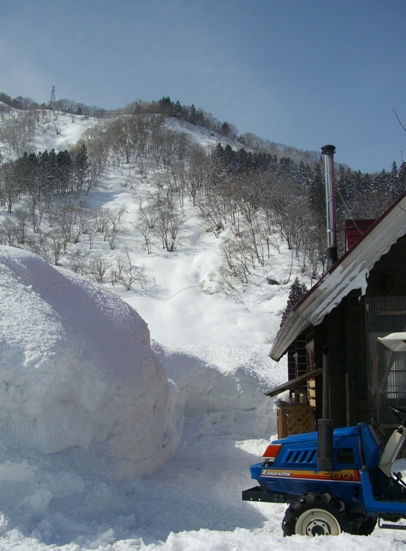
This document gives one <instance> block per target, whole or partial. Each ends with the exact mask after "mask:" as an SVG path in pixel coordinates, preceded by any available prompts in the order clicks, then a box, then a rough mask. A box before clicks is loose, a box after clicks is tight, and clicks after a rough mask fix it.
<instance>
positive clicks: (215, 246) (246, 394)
mask: <svg viewBox="0 0 406 551" xmlns="http://www.w3.org/2000/svg"><path fill="white" fill-rule="evenodd" d="M55 122H57V124H55ZM95 125H97V122H96V121H93V120H90V119H85V118H84V117H75V116H71V115H66V114H58V117H57V119H52V118H51V119H50V118H49V117H48V118H46V119H44V121H43V123H41V124H39V125H38V126H37V128H36V131H35V136H33V147H34V149H35V151H43V150H45V149H47V150H48V151H49V150H51V149H52V148H55V150H56V151H58V150H63V149H65V148H68V147H70V146H73V145H74V144H76V143H77V141H78V140H79V139H80V137H81V136H82V135H83V132H84V130H85V129H86V128H87V127H89V126H95ZM170 125H171V129H172V130H177V131H179V132H183V133H187V135H189V136H191V138H192V139H193V140H195V141H196V143H199V144H201V145H204V147H215V145H216V143H217V141H216V137H215V136H212V135H210V134H207V133H205V132H204V131H202V130H201V129H196V128H193V127H191V126H187V125H183V126H182V125H179V124H178V123H176V121H173V120H171V121H170ZM3 160H4V159H3ZM155 177H156V174H152V173H151V174H148V171H147V172H146V173H145V172H142V173H141V172H140V171H139V170H137V166H135V165H132V164H125V163H122V162H117V160H116V161H115V162H113V161H112V162H111V163H110V164H109V166H107V167H106V168H105V170H104V171H103V173H102V175H101V176H100V178H99V180H98V183H97V186H95V187H94V188H93V189H92V191H91V192H90V195H89V197H88V198H87V203H88V207H91V208H94V209H96V208H99V209H100V208H102V209H110V210H111V211H118V210H120V209H121V208H124V207H125V216H124V217H123V219H122V222H121V224H120V229H119V231H118V234H117V238H116V242H115V247H114V250H111V249H110V247H109V244H108V243H107V242H106V241H104V239H103V237H102V236H101V235H100V236H98V237H97V238H96V239H95V240H94V241H92V243H91V244H90V241H89V239H88V238H87V237H86V234H84V235H83V236H82V237H81V239H80V241H79V243H76V244H75V247H72V248H71V249H70V250H68V251H67V253H66V255H65V256H64V255H62V257H61V266H60V267H53V266H50V265H48V264H47V263H46V262H45V261H44V260H42V259H40V258H39V257H37V256H35V255H33V254H32V253H30V252H26V251H22V250H19V249H15V248H11V247H2V248H1V251H0V298H1V300H0V309H1V321H0V394H1V397H2V399H1V406H0V426H1V429H2V430H1V433H0V530H1V539H0V550H11V549H13V550H16V549H17V550H23V549H24V550H25V549H27V548H28V547H29V548H31V549H32V550H33V551H36V550H47V549H51V548H53V549H55V548H57V549H60V550H63V551H78V550H81V549H83V550H85V549H99V550H110V551H111V550H116V551H119V550H120V551H127V550H130V549H132V550H133V549H139V550H158V549H162V550H163V549H166V550H175V549H176V550H192V549H193V550H200V549H205V550H206V549H210V550H214V549H219V550H228V549H230V550H231V549H244V550H247V549H252V550H255V551H261V550H262V549H263V550H265V549H266V550H269V549H293V548H294V547H295V546H297V545H298V544H300V543H299V542H301V541H302V539H301V538H300V539H298V537H293V538H286V539H283V538H282V536H281V530H280V522H281V519H282V516H283V511H284V506H283V505H270V504H258V503H252V504H251V503H245V502H242V501H241V490H243V489H245V488H247V487H249V486H250V485H251V480H250V478H249V465H250V464H251V463H253V462H255V461H256V460H257V458H258V456H260V455H262V452H263V450H264V447H265V445H266V442H267V440H268V439H269V438H270V437H272V435H275V433H276V411H275V405H274V403H273V401H272V400H270V399H269V398H267V397H265V396H264V394H263V391H264V390H265V389H267V388H270V387H272V386H276V385H277V384H280V383H282V382H283V381H284V380H286V366H285V364H284V363H283V362H282V364H281V365H277V364H275V363H274V362H273V361H271V360H270V359H269V357H268V353H269V350H270V347H271V343H272V340H273V337H274V336H275V334H276V332H277V329H278V327H279V323H280V316H281V313H282V311H283V309H284V307H285V304H286V300H287V294H288V291H289V288H290V285H291V283H292V281H293V278H294V277H295V276H296V275H297V274H298V273H299V267H298V266H296V262H295V259H293V260H292V255H291V252H290V251H288V250H287V248H286V247H284V245H283V243H281V244H280V246H279V248H278V249H279V250H275V251H274V252H273V254H272V256H271V258H270V259H269V261H268V262H267V263H266V265H265V266H263V267H260V268H258V269H257V270H256V271H255V272H254V273H253V274H252V275H251V277H250V280H249V283H248V284H247V285H246V287H245V289H244V292H242V291H241V292H239V293H235V292H234V293H233V294H225V293H224V292H221V287H220V286H219V266H220V264H221V245H222V242H223V239H224V237H225V236H215V235H214V234H213V233H209V232H207V231H206V230H205V228H204V227H203V226H202V223H201V219H200V217H199V214H198V211H197V209H196V208H194V207H193V205H192V204H191V203H190V202H188V201H187V200H185V202H184V205H183V208H184V212H185V226H184V228H183V233H182V239H181V242H180V245H179V247H178V248H177V250H176V251H175V252H166V251H164V250H163V249H160V248H159V247H157V246H154V247H153V248H152V250H151V252H150V253H149V254H148V253H147V252H146V251H145V250H144V248H143V240H142V237H141V236H140V235H139V234H138V233H137V232H135V231H134V226H135V225H136V224H137V220H138V219H139V216H140V203H139V200H138V201H137V197H139V196H140V194H142V193H143V192H145V189H146V186H148V182H149V181H150V180H151V179H152V178H155ZM123 212H124V211H123ZM7 216H8V215H7V214H6V211H5V209H3V210H1V211H0V220H1V219H5V218H7ZM75 251H79V252H80V254H81V255H82V259H83V258H84V259H85V260H86V259H89V258H95V255H99V258H103V259H106V260H107V261H108V262H109V266H110V268H109V270H110V272H111V271H112V269H113V268H112V267H113V266H114V267H115V269H116V270H117V266H118V262H119V258H120V255H123V256H122V257H121V258H128V259H130V263H131V265H132V266H137V268H138V272H137V274H138V279H137V280H136V281H134V282H133V284H132V285H131V287H130V289H129V290H125V288H124V286H123V285H119V284H117V280H115V279H114V278H113V277H107V275H106V276H105V277H104V278H102V280H103V281H102V283H101V285H98V284H95V283H94V282H91V281H90V280H89V279H88V278H87V277H84V276H81V275H76V274H73V273H72V271H69V270H68V268H71V264H70V260H69V259H70V258H71V256H70V255H73V254H74V252H75ZM107 273H109V272H108V271H107ZM270 283H272V284H270ZM332 545H333V546H334V548H335V549H341V548H343V549H344V548H345V547H348V546H349V545H357V546H359V547H361V549H363V550H364V549H365V550H372V549H376V548H377V547H379V548H380V549H382V550H386V549H387V550H389V549H391V550H393V549H400V548H401V546H402V545H403V542H402V540H401V537H400V536H399V535H398V534H393V533H390V532H389V533H388V532H378V531H377V532H376V533H374V534H373V535H372V536H370V537H369V538H359V537H352V536H349V535H347V534H343V535H342V536H339V537H338V538H336V539H335V540H334V542H333V544H332V543H331V541H330V540H323V539H317V541H316V540H306V546H307V547H309V549H310V548H312V547H315V546H317V548H318V549H327V546H329V547H331V546H332Z"/></svg>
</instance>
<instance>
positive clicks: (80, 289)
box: [0, 247, 178, 479]
mask: <svg viewBox="0 0 406 551" xmlns="http://www.w3.org/2000/svg"><path fill="white" fill-rule="evenodd" d="M170 410H171V404H170V389H169V386H168V381H167V377H166V373H165V371H164V369H163V367H162V366H161V364H160V363H159V361H158V360H157V358H156V356H155V355H154V353H153V352H152V351H151V348H150V336H149V331H148V327H147V325H146V323H145V322H144V321H143V320H142V319H141V317H140V316H139V315H138V314H137V312H136V311H135V310H133V309H132V308H131V307H130V306H128V305H127V304H126V303H125V302H124V301H122V300H121V299H120V298H119V297H117V296H115V295H113V294H112V293H110V292H107V291H105V290H103V289H101V288H100V287H99V286H97V285H95V284H92V283H91V282H90V281H88V280H85V279H84V278H81V277H79V276H77V275H75V274H73V273H71V272H68V271H65V270H62V269H59V268H55V267H52V266H50V265H49V264H47V263H46V262H45V261H43V260H42V259H41V258H39V257H37V256H35V255H33V254H31V253H27V252H25V251H22V250H19V249H13V248H9V247H0V428H1V430H2V431H3V433H5V434H6V435H8V436H10V437H12V438H14V439H15V440H17V441H18V442H19V443H20V444H21V445H23V446H27V447H30V448H33V449H35V450H37V451H40V452H42V453H45V454H51V453H55V452H61V451H63V450H66V449H68V448H72V447H77V446H79V447H82V448H85V449H87V450H89V451H90V452H91V453H92V454H94V455H95V456H96V455H97V457H98V459H100V458H101V459H102V460H103V461H104V462H105V463H106V464H107V465H108V466H109V468H110V469H111V472H112V473H113V475H114V476H115V478H117V479H124V478H129V477H134V476H139V475H142V474H146V473H149V472H152V471H153V470H154V469H156V468H157V467H158V466H159V465H161V464H162V463H163V462H164V461H166V460H167V459H168V457H169V456H170V455H171V453H172V452H173V449H172V448H173V447H174V446H175V445H176V443H177V439H178V436H177V437H176V438H174V440H173V442H174V443H173V442H172V437H173V436H176V435H174V434H173V427H168V426H167V419H171V416H170V415H169V411H170Z"/></svg>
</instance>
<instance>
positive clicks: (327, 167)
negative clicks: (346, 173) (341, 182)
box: [321, 145, 337, 268]
mask: <svg viewBox="0 0 406 551" xmlns="http://www.w3.org/2000/svg"><path fill="white" fill-rule="evenodd" d="M321 152H322V154H323V155H324V172H325V178H326V212H327V268H331V266H332V265H333V264H335V262H336V261H337V222H336V191H335V182H334V153H335V152H336V148H335V146H334V145H324V146H323V147H322V148H321Z"/></svg>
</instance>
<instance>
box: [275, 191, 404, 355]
mask: <svg viewBox="0 0 406 551" xmlns="http://www.w3.org/2000/svg"><path fill="white" fill-rule="evenodd" d="M405 227H406V194H403V195H401V196H400V197H399V199H398V200H397V201H395V202H394V203H393V204H392V205H391V206H390V207H389V209H388V210H387V211H386V212H385V213H384V214H383V215H382V216H381V217H380V218H379V219H378V220H376V222H375V223H374V224H372V226H371V227H370V228H369V230H368V231H367V232H366V233H365V234H364V235H363V236H362V237H361V238H360V239H359V240H358V241H357V242H356V243H355V244H354V246H353V247H351V248H350V249H349V250H348V251H347V252H346V253H345V254H344V255H343V256H342V257H341V258H340V259H339V260H338V261H337V262H336V263H335V264H334V266H332V268H331V269H330V270H329V271H328V272H327V274H326V275H325V276H324V277H323V278H322V279H321V280H320V281H319V282H318V283H317V284H316V285H315V286H314V287H312V288H311V289H310V291H309V292H308V293H307V294H306V295H305V296H304V297H303V298H302V299H301V300H300V301H299V302H298V303H297V304H296V305H295V306H294V307H293V309H292V310H291V311H290V313H289V315H288V316H287V318H286V320H285V322H284V324H283V325H282V327H281V329H280V331H279V333H278V335H277V337H276V339H275V342H274V344H273V347H272V350H271V352H270V356H271V358H272V359H273V360H279V359H280V358H281V357H282V356H283V354H285V352H286V350H287V349H288V347H289V345H290V344H291V343H292V342H293V341H294V340H295V339H296V337H298V336H299V335H300V333H302V331H303V330H304V329H305V328H306V327H307V326H309V325H318V324H319V323H321V322H322V321H323V319H324V317H325V316H326V315H327V314H329V313H330V312H331V311H332V310H333V309H334V308H335V307H336V306H337V305H338V304H340V302H341V301H342V299H343V298H344V297H345V296H347V295H348V294H349V293H350V292H351V291H353V290H355V289H360V290H361V294H362V295H364V294H365V292H366V288H367V277H368V274H369V272H370V270H371V269H372V268H373V266H374V264H375V263H376V262H377V261H378V260H379V259H380V258H381V257H382V256H383V255H384V254H386V253H387V252H388V251H389V249H390V247H391V246H392V245H393V244H394V243H396V241H397V240H398V239H399V238H400V237H402V236H403V235H404V234H405Z"/></svg>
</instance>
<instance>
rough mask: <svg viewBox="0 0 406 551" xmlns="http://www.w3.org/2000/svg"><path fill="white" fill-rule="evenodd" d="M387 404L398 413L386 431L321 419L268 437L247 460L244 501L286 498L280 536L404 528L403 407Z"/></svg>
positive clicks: (373, 425)
mask: <svg viewBox="0 0 406 551" xmlns="http://www.w3.org/2000/svg"><path fill="white" fill-rule="evenodd" d="M405 342H406V341H405ZM389 407H390V408H391V410H392V411H393V413H394V414H395V415H396V416H397V418H398V420H399V425H398V426H397V427H396V428H395V429H394V430H393V432H392V433H391V434H390V435H387V434H386V433H385V431H384V430H383V428H382V427H380V426H379V425H378V424H376V423H360V424H358V425H356V426H352V427H346V428H339V429H333V422H332V421H331V419H327V418H324V419H320V420H319V422H318V432H311V433H305V434H297V435H291V436H287V437H286V438H282V439H279V440H275V441H273V442H271V443H270V444H269V446H268V447H267V449H266V450H265V453H264V455H263V460H262V461H261V462H260V463H257V464H255V465H251V477H252V478H253V479H254V480H256V481H257V483H258V485H257V486H255V487H253V488H250V489H249V490H245V491H243V493H242V497H243V500H245V501H261V502H270V503H288V504H289V506H288V508H287V509H286V513H285V516H284V519H283V521H282V529H283V533H284V535H285V536H291V535H294V534H300V535H307V536H316V535H339V534H340V533H341V532H347V533H350V534H354V535H369V534H371V533H372V531H373V530H374V529H375V526H376V525H377V524H378V526H379V527H380V528H393V529H394V528H396V529H399V530H406V525H405V524H404V523H402V522H400V523H399V521H401V520H402V519H406V484H405V482H404V481H403V480H402V474H401V472H400V471H399V469H397V468H396V464H395V461H396V460H397V459H398V458H400V457H401V456H402V455H404V452H403V450H402V448H403V445H404V443H405V440H406V411H404V410H402V409H399V408H397V407H393V406H389ZM398 464H399V463H398ZM397 471H398V472H397Z"/></svg>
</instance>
